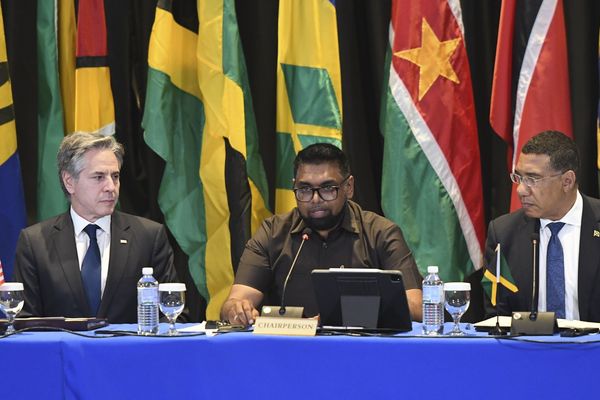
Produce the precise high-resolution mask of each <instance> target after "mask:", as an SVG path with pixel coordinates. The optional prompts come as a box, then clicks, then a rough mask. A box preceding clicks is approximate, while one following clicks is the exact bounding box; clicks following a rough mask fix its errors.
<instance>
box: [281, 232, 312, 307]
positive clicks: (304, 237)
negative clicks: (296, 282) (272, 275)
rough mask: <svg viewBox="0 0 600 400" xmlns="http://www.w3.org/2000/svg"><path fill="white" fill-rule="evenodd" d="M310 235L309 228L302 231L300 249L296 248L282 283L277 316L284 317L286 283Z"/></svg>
mask: <svg viewBox="0 0 600 400" xmlns="http://www.w3.org/2000/svg"><path fill="white" fill-rule="evenodd" d="M311 233H312V229H310V228H304V230H303V231H302V242H300V247H299V248H298V251H297V252H296V256H295V257H294V260H293V261H292V265H291V267H290V270H289V271H288V274H287V276H286V277H285V282H284V283H283V290H282V293H281V306H280V307H279V315H281V316H283V315H285V311H286V309H285V292H286V289H287V285H288V281H289V279H290V276H291V275H292V271H293V270H294V267H295V266H296V261H298V256H299V255H300V252H301V251H302V247H303V246H304V243H305V242H306V241H307V240H308V238H309V236H308V235H309V234H311Z"/></svg>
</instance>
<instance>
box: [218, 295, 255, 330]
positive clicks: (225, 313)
mask: <svg viewBox="0 0 600 400" xmlns="http://www.w3.org/2000/svg"><path fill="white" fill-rule="evenodd" d="M258 315H259V313H258V310H257V309H256V308H254V306H253V305H252V303H250V301H249V300H247V299H235V298H231V297H230V298H229V299H228V300H227V301H226V302H225V304H223V308H222V311H221V316H222V317H223V319H225V320H227V321H229V323H230V324H240V325H245V326H248V325H252V324H253V323H254V319H255V318H256V317H258Z"/></svg>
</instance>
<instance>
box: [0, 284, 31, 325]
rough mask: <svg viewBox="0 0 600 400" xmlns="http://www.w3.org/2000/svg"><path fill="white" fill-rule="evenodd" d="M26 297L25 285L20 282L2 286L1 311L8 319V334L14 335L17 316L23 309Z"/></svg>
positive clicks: (0, 292) (0, 295) (0, 296)
mask: <svg viewBox="0 0 600 400" xmlns="http://www.w3.org/2000/svg"><path fill="white" fill-rule="evenodd" d="M23 304H25V297H24V295H23V284H22V283H20V282H5V283H4V284H2V285H0V310H1V311H2V312H3V313H4V314H5V315H6V318H7V319H8V327H7V328H6V334H10V333H14V332H15V327H14V325H13V324H14V321H15V317H16V316H17V314H19V313H20V312H21V310H22V309H23Z"/></svg>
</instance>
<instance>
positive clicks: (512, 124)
mask: <svg viewBox="0 0 600 400" xmlns="http://www.w3.org/2000/svg"><path fill="white" fill-rule="evenodd" d="M490 123H491V125H492V127H493V128H494V130H495V131H496V133H497V134H498V135H499V136H500V137H501V138H502V139H503V140H504V141H506V143H507V144H508V146H509V155H508V160H509V165H510V166H511V169H512V170H514V168H515V166H516V165H517V161H518V157H519V154H520V152H521V148H522V147H523V145H524V144H525V143H526V142H527V141H528V140H529V139H530V138H531V137H533V136H535V135H536V134H538V133H540V132H542V131H545V130H557V131H560V132H563V133H564V134H566V135H568V136H571V137H573V129H572V122H571V98H570V93H569V66H568V57H567V43H566V33H565V19H564V10H563V0H527V1H517V0H504V1H503V2H502V9H501V11H500V27H499V31H498V44H497V48H496V64H495V67H494V81H493V86H492V99H491V106H490ZM519 207H520V203H519V200H518V197H517V195H516V186H515V187H513V192H512V197H511V211H512V210H515V209H518V208H519Z"/></svg>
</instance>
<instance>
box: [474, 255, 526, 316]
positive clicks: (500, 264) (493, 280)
mask: <svg viewBox="0 0 600 400" xmlns="http://www.w3.org/2000/svg"><path fill="white" fill-rule="evenodd" d="M495 251H496V258H495V260H494V262H492V264H491V265H489V266H486V267H485V272H484V273H483V278H482V280H481V285H482V286H483V289H484V290H485V292H486V293H487V295H488V297H489V298H490V300H491V301H492V305H493V306H496V303H497V298H498V285H502V286H504V287H505V288H506V289H508V290H510V291H511V292H513V293H516V292H518V291H519V288H518V287H517V285H515V283H514V279H513V277H512V274H511V273H510V267H509V266H508V263H507V262H506V259H505V258H504V255H502V252H501V251H500V243H498V245H497V246H496V250H495ZM494 271H495V272H494Z"/></svg>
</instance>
